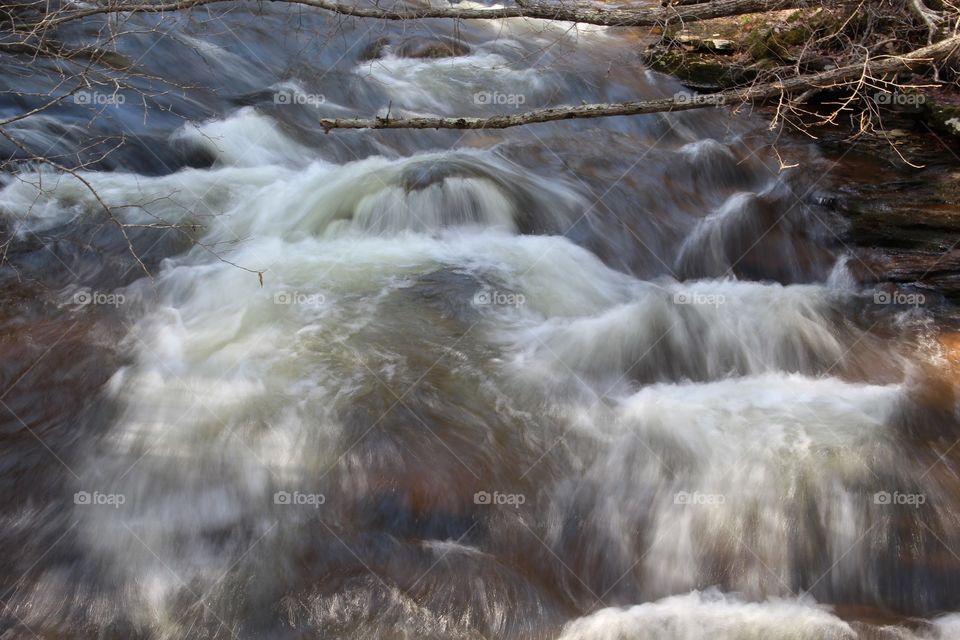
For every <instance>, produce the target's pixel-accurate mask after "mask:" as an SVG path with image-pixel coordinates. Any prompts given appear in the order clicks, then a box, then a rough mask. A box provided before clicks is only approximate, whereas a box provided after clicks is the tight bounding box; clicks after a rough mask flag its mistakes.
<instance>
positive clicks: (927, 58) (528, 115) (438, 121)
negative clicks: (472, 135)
mask: <svg viewBox="0 0 960 640" xmlns="http://www.w3.org/2000/svg"><path fill="white" fill-rule="evenodd" d="M958 47H960V36H953V37H950V38H946V39H945V40H941V41H940V42H938V43H936V44H933V45H930V46H928V47H923V48H921V49H917V50H916V51H913V52H911V53H908V54H906V55H903V56H888V57H884V58H879V59H876V60H870V61H867V62H864V63H863V64H857V65H848V66H844V67H840V68H838V69H833V70H830V71H824V72H822V73H816V74H807V75H799V76H795V77H792V78H789V79H787V80H778V81H776V82H767V83H763V84H757V85H754V86H752V87H748V88H745V89H733V90H729V91H721V92H717V93H709V94H704V95H699V96H696V97H695V98H694V97H693V96H677V97H674V98H664V99H660V100H640V101H631V102H618V103H614V104H586V105H579V106H564V107H550V108H548V109H535V110H532V111H527V112H525V113H519V114H516V115H497V116H491V117H488V118H464V117H435V118H434V117H423V118H395V119H391V118H334V119H321V120H320V126H321V127H323V129H324V130H325V131H329V130H330V129H506V128H509V127H517V126H521V125H526V124H535V123H539V122H552V121H556V120H570V119H573V118H606V117H610V116H629V115H639V114H647V113H662V112H668V111H671V112H672V111H686V110H689V109H700V108H703V107H715V106H720V105H725V104H737V103H743V102H759V101H762V100H767V99H770V98H774V97H777V96H780V95H781V94H792V93H794V92H797V91H802V92H804V93H806V92H808V91H809V90H810V89H816V90H818V91H822V90H824V89H833V88H840V87H843V86H846V85H848V84H851V83H854V84H857V83H861V81H862V79H863V78H864V76H866V75H870V76H878V75H883V74H888V73H895V72H898V71H906V70H910V69H913V68H914V67H919V66H923V65H929V64H931V63H932V62H935V61H937V60H942V59H944V58H946V57H948V56H949V55H950V54H951V53H952V52H953V51H954V50H956V49H957V48H958Z"/></svg>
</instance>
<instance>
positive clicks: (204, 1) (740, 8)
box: [37, 0, 842, 27]
mask: <svg viewBox="0 0 960 640" xmlns="http://www.w3.org/2000/svg"><path fill="white" fill-rule="evenodd" d="M228 1H231V0H175V1H174V2H158V3H129V4H124V3H111V4H107V5H103V6H98V7H90V8H87V9H80V10H77V11H69V12H58V13H54V14H50V15H49V16H47V17H46V18H44V19H43V20H42V21H40V23H38V25H37V26H40V27H53V26H57V25H60V24H63V23H64V22H70V21H73V20H79V19H82V18H87V17H90V16H95V15H102V14H115V13H134V12H136V13H164V12H170V11H183V10H186V9H191V8H193V7H200V6H204V5H208V4H215V3H219V2H228ZM258 1H259V0H258ZM268 1H269V2H277V3H285V4H298V5H306V6H309V7H315V8H318V9H324V10H326V11H332V12H334V13H338V14H342V15H346V16H353V17H358V18H376V19H381V20H417V19H421V18H453V19H458V20H472V19H499V18H538V19H544V20H559V21H564V22H578V23H582V24H595V25H601V26H607V27H613V26H619V27H651V26H655V25H663V24H666V23H668V22H677V23H682V22H697V21H701V20H711V19H713V18H725V17H729V16H737V15H743V14H746V13H757V12H761V11H774V10H780V9H794V8H799V7H805V6H808V5H810V4H811V0H713V1H712V2H702V3H699V4H690V5H686V4H684V5H678V6H668V7H656V6H654V7H650V6H646V7H617V8H613V9H607V8H603V7H599V6H595V5H588V4H582V3H577V4H560V3H556V2H543V1H542V0H535V1H533V2H531V1H529V0H522V1H519V2H518V3H517V6H512V7H502V8H490V9H481V8H472V7H458V6H457V5H452V6H447V7H418V8H405V9H383V8H381V7H377V6H360V5H355V4H344V3H341V2H339V1H338V0H268ZM839 1H842V0H839Z"/></svg>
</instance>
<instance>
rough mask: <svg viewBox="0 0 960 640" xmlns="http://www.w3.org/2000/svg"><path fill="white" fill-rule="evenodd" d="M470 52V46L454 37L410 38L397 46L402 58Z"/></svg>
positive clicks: (444, 55)
mask: <svg viewBox="0 0 960 640" xmlns="http://www.w3.org/2000/svg"><path fill="white" fill-rule="evenodd" d="M469 53H470V47H468V46H467V45H466V44H464V43H463V42H460V41H459V40H454V39H453V38H444V37H438V38H435V39H424V38H408V39H407V40H404V41H403V42H402V43H400V46H399V47H397V55H398V56H400V57H401V58H455V57H457V56H465V55H467V54H469Z"/></svg>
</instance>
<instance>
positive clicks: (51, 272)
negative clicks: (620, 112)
mask: <svg viewBox="0 0 960 640" xmlns="http://www.w3.org/2000/svg"><path fill="white" fill-rule="evenodd" d="M201 17H202V18H203V19H201ZM138 20H142V21H143V22H144V23H145V24H146V25H153V24H154V23H155V20H156V19H155V18H138ZM77 37H78V38H82V37H83V36H82V34H79V35H78V36H77ZM453 37H457V38H459V39H460V40H459V41H460V42H462V43H464V45H465V46H462V48H457V49H456V50H455V51H453V53H457V54H459V55H454V56H448V57H425V58H414V57H409V55H408V54H409V51H410V50H411V49H416V48H417V47H418V46H419V47H422V46H425V45H424V43H426V44H427V45H429V44H430V43H436V42H440V43H441V44H444V43H445V44H444V46H447V47H449V46H450V45H449V40H444V38H453ZM124 46H125V47H126V49H125V50H124V53H125V54H126V55H129V56H131V57H134V58H138V57H140V59H141V64H142V65H143V66H144V69H145V71H148V72H150V73H151V74H153V75H154V76H156V77H159V78H164V79H165V80H164V82H168V83H170V85H169V86H173V82H174V81H176V82H178V83H180V85H178V86H179V87H180V90H179V92H178V91H169V92H163V91H159V90H157V87H156V86H153V85H151V86H150V87H141V90H143V91H146V92H147V93H148V94H149V95H150V99H149V100H146V101H141V102H140V103H139V104H138V103H136V101H135V100H133V99H130V100H128V101H127V102H126V103H124V104H119V105H110V106H108V107H102V106H101V116H100V117H99V118H98V119H97V120H96V123H95V125H88V124H87V123H86V121H85V120H84V116H83V114H80V113H79V112H78V110H77V108H76V107H71V108H67V107H66V106H65V107H64V108H63V109H61V110H58V111H54V112H52V113H51V114H49V115H44V116H42V117H38V118H34V119H28V120H25V121H23V122H22V123H21V124H20V125H18V126H19V131H20V133H21V134H22V135H23V136H25V137H27V138H28V139H30V140H31V141H32V142H33V143H35V144H39V145H42V146H52V148H54V149H56V150H58V151H60V152H62V153H70V152H72V153H80V152H82V153H86V152H87V151H88V150H87V146H86V141H85V140H84V137H85V136H88V135H93V134H101V133H102V134H104V135H108V134H110V133H111V132H113V131H117V132H123V133H125V134H126V135H127V136H128V137H129V140H128V141H127V143H126V144H124V145H122V146H121V147H120V148H119V149H117V151H115V152H114V153H113V154H111V155H108V156H107V157H106V158H104V159H102V160H100V161H99V163H98V164H96V165H95V167H93V168H94V169H96V170H88V171H85V172H83V174H82V175H83V176H84V178H85V179H86V180H87V181H89V183H90V184H91V185H92V186H93V187H94V188H95V189H96V191H97V192H98V193H99V195H100V197H101V198H103V199H104V200H105V201H106V202H107V203H109V204H111V205H114V206H116V207H118V208H117V209H116V211H117V215H118V216H119V217H121V218H122V219H123V221H124V222H127V223H130V224H134V225H143V226H142V227H131V228H130V235H131V238H132V242H133V244H134V246H135V248H136V249H137V250H138V252H139V254H140V255H141V256H142V257H143V259H144V261H145V263H146V264H147V266H148V268H150V269H151V270H152V271H153V273H154V275H153V277H152V278H147V277H143V273H142V271H141V270H140V269H139V266H138V265H136V264H135V263H134V262H133V261H132V259H131V257H130V255H129V252H128V247H127V245H126V242H125V240H124V239H123V238H122V237H121V236H120V235H119V234H117V233H116V231H115V229H114V228H113V227H112V226H111V225H109V224H108V223H106V222H104V221H103V220H102V219H101V217H98V216H100V214H99V213H98V211H99V210H98V206H97V201H96V199H95V198H94V196H93V194H92V193H91V192H90V190H89V189H88V188H87V187H86V186H85V185H84V184H82V183H81V182H80V181H78V180H76V179H74V178H72V177H70V176H62V175H61V176H58V175H55V174H53V173H51V172H49V171H47V170H46V169H37V167H35V166H33V165H30V164H29V163H24V164H23V167H22V169H23V171H22V173H21V174H20V175H18V176H15V177H14V176H11V175H7V176H5V177H4V182H3V189H2V191H0V209H2V212H3V216H4V223H3V224H4V225H5V226H4V230H5V233H8V234H9V235H10V236H12V237H13V241H12V244H11V246H10V248H9V249H8V254H9V260H10V264H9V265H8V266H7V267H5V268H6V269H7V270H6V271H5V275H4V283H5V284H4V287H5V293H4V296H5V297H6V301H7V302H8V303H9V309H8V310H6V311H4V325H3V326H4V332H5V334H7V335H12V336H14V338H17V339H26V336H27V335H28V334H26V333H25V331H27V329H28V328H29V326H30V324H31V323H33V325H34V326H35V327H40V329H36V330H37V331H38V332H39V335H40V336H41V337H39V338H33V339H36V340H39V341H40V344H39V347H38V348H37V350H36V352H33V351H29V350H28V351H26V352H25V353H33V356H32V357H31V358H29V359H22V358H17V357H15V354H16V353H18V352H16V351H15V350H11V349H8V351H10V353H11V356H10V359H9V360H8V361H7V362H5V363H4V364H3V370H4V371H3V374H4V380H5V384H4V388H8V387H9V389H8V394H5V396H4V397H3V398H2V399H4V401H5V403H6V404H5V405H4V406H5V407H6V409H7V410H8V411H9V412H10V414H11V415H10V416H9V418H8V417H7V416H5V418H4V419H5V420H9V421H8V422H4V425H5V426H4V437H5V438H6V441H7V442H9V447H8V448H7V451H5V452H4V453H3V455H2V456H0V459H2V472H3V475H4V480H3V485H2V486H3V491H4V493H5V494H6V495H5V497H4V498H3V504H4V512H3V521H2V522H3V529H4V533H3V543H4V551H3V564H4V568H3V571H2V575H3V576H4V589H5V593H4V594H3V595H2V600H3V603H4V607H5V608H4V610H3V613H2V615H0V621H2V623H3V625H4V626H5V627H7V628H9V629H10V630H11V631H10V633H12V634H13V635H11V636H10V637H31V633H33V634H36V636H37V637H42V638H54V637H71V638H73V637H75V638H83V637H101V638H134V637H137V638H139V637H142V638H243V639H247V638H491V639H492V638H523V639H525V638H564V639H574V638H576V639H582V640H606V639H610V640H613V639H620V638H623V639H638V640H639V639H683V640H693V639H701V638H710V639H748V638H749V639H753V638H797V639H809V640H819V639H823V638H843V639H846V638H857V637H860V638H930V639H935V638H956V637H960V617H958V616H957V615H956V614H950V613H949V612H950V611H952V610H955V609H958V608H960V595H958V594H960V591H958V586H960V580H958V577H960V559H958V556H957V553H960V531H958V519H960V482H958V481H957V476H956V468H957V467H956V464H955V462H954V460H955V456H954V457H951V454H952V453H953V451H952V449H951V442H952V441H953V435H951V434H952V433H955V431H951V429H954V428H955V420H954V406H955V400H954V397H953V392H952V386H951V378H950V375H951V373H950V370H949V362H948V360H947V359H946V357H945V355H946V354H945V352H944V350H943V348H942V347H940V345H939V343H938V342H937V340H936V335H937V326H936V323H935V322H934V321H933V320H932V319H931V317H930V315H929V314H928V312H927V311H926V310H925V309H924V307H923V306H921V305H917V304H900V303H901V302H904V301H906V297H905V296H909V295H914V296H916V295H917V294H915V293H913V294H910V293H904V292H903V291H899V290H897V291H894V290H886V289H876V290H874V289H871V288H868V287H866V286H865V285H862V284H861V282H862V280H861V279H860V278H858V277H857V276H856V273H855V272H856V269H855V268H854V267H855V266H856V265H855V264H854V263H856V261H857V259H856V258H855V256H852V254H851V253H850V252H849V251H848V249H847V248H846V247H845V245H844V244H843V243H842V242H841V241H840V239H839V238H840V236H839V235H838V234H839V233H841V232H842V221H841V220H838V219H836V217H835V216H834V215H833V214H832V213H831V212H830V211H829V210H827V209H826V208H823V207H821V206H819V205H818V204H817V202H818V201H819V200H818V197H817V196H818V195H820V194H821V193H822V192H825V191H827V190H828V189H829V180H825V179H824V178H821V175H822V174H823V173H824V171H825V170H826V169H828V168H829V167H828V166H827V163H825V162H824V161H823V160H822V159H820V158H819V157H818V156H817V154H816V152H815V150H813V149H810V148H807V147H802V146H797V145H794V146H789V145H788V148H787V150H786V153H788V154H790V157H791V158H795V159H797V161H799V162H800V163H801V164H800V168H798V169H782V168H781V167H780V165H779V163H778V162H777V160H776V154H775V153H774V152H773V151H772V150H771V148H770V145H771V143H772V138H770V137H769V136H768V134H767V133H766V131H765V130H764V125H765V122H764V121H763V120H762V119H761V118H759V117H758V118H756V119H754V118H753V117H751V116H747V115H742V114H741V115H739V116H734V115H733V114H732V113H731V112H730V111H729V110H709V111H702V112H691V113H685V114H682V115H676V116H669V115H666V116H644V117H636V118H617V119H609V120H605V121H585V122H565V123H558V124H554V125H538V126H535V127H530V128H526V129H522V130H513V131H508V132H492V133H486V132H479V133H469V134H465V135H461V134H460V133H459V132H433V131H409V132H387V133H373V132H336V131H334V132H331V133H329V134H327V135H324V134H323V133H322V132H320V131H318V130H317V128H316V127H315V125H314V124H313V123H315V121H316V119H317V118H318V117H320V116H321V115H325V116H344V115H346V116H349V115H353V114H361V115H370V114H373V113H376V112H378V111H379V112H380V113H381V114H385V113H386V112H387V111H388V110H390V112H391V113H392V114H393V115H404V114H414V113H417V114H422V113H439V114H457V113H463V114H482V113H497V112H503V111H509V110H512V109H519V108H534V107H538V106H546V105H549V104H558V103H575V102H577V101H579V100H581V99H583V100H587V101H597V100H620V99H626V98H633V97H637V96H649V97H654V96H663V95H670V94H672V93H674V92H675V91H677V90H678V86H677V85H675V84H674V83H673V82H672V81H671V80H670V79H668V78H666V77H661V76H657V75H655V74H652V73H649V72H647V71H645V70H644V69H643V68H642V67H641V66H640V65H639V63H638V62H637V61H636V48H637V46H639V45H638V44H637V43H636V41H635V40H631V39H628V37H627V34H624V33H617V32H613V31H608V30H602V29H584V28H580V29H573V28H572V25H548V24H545V23H542V22H537V21H522V20H514V21H506V22H476V23H472V24H466V25H460V26H459V27H458V29H457V31H454V25H444V24H441V23H431V24H429V25H394V26H384V25H383V24H380V23H377V24H369V23H365V22H363V21H351V20H347V21H344V20H342V19H337V18H334V17H331V16H324V15H314V14H310V13H306V14H304V13H303V12H300V11H288V10H285V9H282V8H269V9H262V10H255V9H254V8H253V7H252V6H251V7H247V8H242V7H237V8H236V9H235V11H232V12H229V13H227V14H224V13H223V12H222V11H214V10H213V9H211V10H210V11H209V12H203V13H202V14H201V13H200V12H198V13H197V14H193V16H192V17H190V18H184V19H182V20H179V21H176V22H175V23H173V24H172V25H165V28H164V29H161V30H160V31H159V32H153V31H149V32H145V33H133V34H131V35H130V36H129V40H128V41H125V45H124ZM148 51H149V54H148V55H146V54H147V52H148ZM141 56H145V57H141ZM4 64H6V65H8V67H9V68H10V69H11V71H10V73H11V77H13V75H15V74H14V71H16V67H17V64H18V63H17V62H16V61H15V60H13V59H8V60H5V62H4ZM152 81H153V82H156V79H155V78H154V80H152ZM21 82H28V80H25V79H21ZM29 82H32V83H35V84H36V85H37V89H38V90H42V89H44V88H47V89H48V88H49V87H48V86H47V85H45V84H44V83H45V82H53V80H52V79H44V77H43V76H42V75H37V76H31V78H30V79H29ZM143 82H146V80H143ZM193 85H197V86H193ZM201 85H202V86H201ZM183 87H186V88H183ZM147 89H150V90H152V91H153V93H150V92H149V91H147ZM278 95H281V96H284V98H283V99H281V100H279V101H278V100H277V99H276V96H278ZM6 107H7V109H8V110H11V112H15V111H12V110H13V108H14V106H13V105H6ZM93 127H100V128H101V129H100V130H93ZM78 150H79V151H78ZM780 152H781V153H784V150H783V149H781V150H780ZM91 153H92V152H91ZM161 220H162V221H165V222H174V223H177V224H178V225H184V226H183V227H182V228H181V229H178V230H169V229H151V228H150V226H151V225H152V224H155V223H157V222H158V221H161ZM188 236H189V237H188ZM14 267H15V268H16V269H14ZM256 272H261V273H262V276H263V280H262V284H261V282H260V281H259V278H258V276H257V275H256ZM24 283H27V284H24ZM28 285H29V286H28ZM25 288H26V289H27V292H26V293H25V292H24V290H25ZM928 298H929V299H927V300H926V302H927V303H928V306H929V305H932V304H933V300H932V296H928ZM911 301H912V302H916V301H915V300H913V299H911V300H909V301H907V302H911ZM5 304H6V303H5ZM17 332H19V333H17ZM18 336H19V337H18ZM64 336H66V341H65V342H64ZM44 340H46V342H44ZM64 345H69V346H70V348H69V349H67V348H65V346H64ZM5 348H7V347H5ZM44 350H47V352H49V355H48V354H47V353H46V352H44ZM40 354H43V355H42V356H41V355H40ZM38 357H40V359H45V364H43V365H40V366H39V369H38V371H43V372H47V373H46V376H47V377H45V378H43V379H39V378H37V377H36V376H35V375H27V374H26V373H23V371H24V370H25V369H26V368H27V367H30V368H31V370H32V368H33V366H34V361H35V360H37V359H38ZM47 358H48V359H47ZM27 371H28V373H29V371H30V370H27ZM21 374H22V375H21ZM13 414H16V416H14V415H13ZM21 420H22V422H21ZM41 441H42V442H43V445H42V446H41V445H40V444H39V442H41ZM955 552H956V553H955ZM3 637H7V636H3Z"/></svg>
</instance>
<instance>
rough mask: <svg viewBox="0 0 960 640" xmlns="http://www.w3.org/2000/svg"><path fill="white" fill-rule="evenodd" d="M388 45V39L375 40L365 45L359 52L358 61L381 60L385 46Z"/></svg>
mask: <svg viewBox="0 0 960 640" xmlns="http://www.w3.org/2000/svg"><path fill="white" fill-rule="evenodd" d="M389 44H390V38H377V39H376V40H374V41H373V42H369V43H367V45H366V46H365V47H364V48H363V50H362V51H361V52H360V60H361V61H366V60H376V59H377V58H382V57H383V56H384V53H385V52H384V49H386V47H387V45H389Z"/></svg>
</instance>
